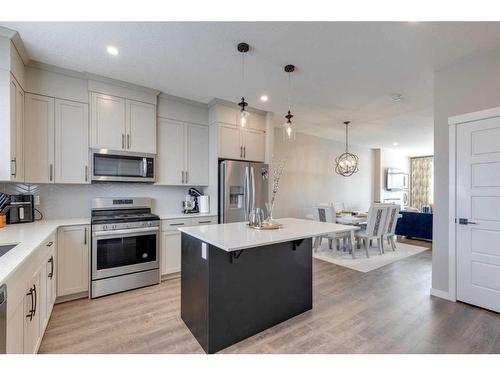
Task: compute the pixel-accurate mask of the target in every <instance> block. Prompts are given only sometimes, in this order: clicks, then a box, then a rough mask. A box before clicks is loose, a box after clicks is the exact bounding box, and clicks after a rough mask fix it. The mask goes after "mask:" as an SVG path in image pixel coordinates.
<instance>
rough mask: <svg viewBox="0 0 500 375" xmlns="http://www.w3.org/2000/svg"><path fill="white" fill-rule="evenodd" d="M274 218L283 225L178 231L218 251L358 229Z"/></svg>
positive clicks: (190, 228) (235, 225) (229, 226)
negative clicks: (275, 226) (263, 228)
mask: <svg viewBox="0 0 500 375" xmlns="http://www.w3.org/2000/svg"><path fill="white" fill-rule="evenodd" d="M276 221H277V222H278V223H280V224H283V228H281V229H277V230H255V229H251V228H249V227H248V225H247V223H246V222H240V223H228V224H217V225H215V224H213V225H201V226H197V227H181V228H179V230H180V231H181V232H183V233H186V234H188V235H190V236H193V237H195V238H197V239H199V240H201V241H203V242H206V243H209V244H210V245H214V246H216V247H218V248H220V249H222V250H225V251H236V250H242V249H248V248H251V247H258V246H264V245H271V244H274V243H280V242H288V241H293V240H299V239H303V238H310V237H316V236H322V235H326V234H329V233H338V232H345V231H351V230H357V229H358V227H355V226H352V225H342V224H333V223H322V222H319V221H312V220H303V219H293V218H286V219H276Z"/></svg>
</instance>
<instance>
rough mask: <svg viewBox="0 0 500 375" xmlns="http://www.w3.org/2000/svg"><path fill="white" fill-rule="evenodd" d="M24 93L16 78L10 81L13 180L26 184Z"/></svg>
mask: <svg viewBox="0 0 500 375" xmlns="http://www.w3.org/2000/svg"><path fill="white" fill-rule="evenodd" d="M23 130H24V91H23V89H22V88H21V86H19V84H18V83H17V82H16V80H15V79H14V78H11V81H10V160H11V171H10V172H11V178H10V179H11V180H12V181H18V182H24V155H23Z"/></svg>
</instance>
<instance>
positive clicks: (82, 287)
mask: <svg viewBox="0 0 500 375" xmlns="http://www.w3.org/2000/svg"><path fill="white" fill-rule="evenodd" d="M89 236H90V230H89V226H88V225H75V226H66V227H61V228H59V230H58V234H57V267H56V269H57V297H65V296H69V295H72V294H77V293H84V292H88V290H89V260H90V244H89Z"/></svg>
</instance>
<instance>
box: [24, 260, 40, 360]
mask: <svg viewBox="0 0 500 375" xmlns="http://www.w3.org/2000/svg"><path fill="white" fill-rule="evenodd" d="M40 295H41V288H40V269H38V271H37V272H36V273H35V275H34V276H33V277H32V278H31V280H30V281H29V283H28V288H27V290H26V297H25V298H24V306H25V307H24V315H25V317H24V345H23V346H24V353H25V354H35V353H36V351H37V349H38V344H39V340H40V339H41V337H40V336H41V335H40V332H41V331H40Z"/></svg>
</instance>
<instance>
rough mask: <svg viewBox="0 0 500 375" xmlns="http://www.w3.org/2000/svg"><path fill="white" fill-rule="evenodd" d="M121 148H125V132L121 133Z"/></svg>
mask: <svg viewBox="0 0 500 375" xmlns="http://www.w3.org/2000/svg"><path fill="white" fill-rule="evenodd" d="M122 148H123V149H124V148H125V134H123V133H122Z"/></svg>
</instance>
